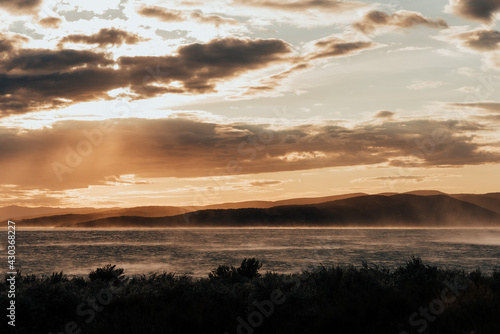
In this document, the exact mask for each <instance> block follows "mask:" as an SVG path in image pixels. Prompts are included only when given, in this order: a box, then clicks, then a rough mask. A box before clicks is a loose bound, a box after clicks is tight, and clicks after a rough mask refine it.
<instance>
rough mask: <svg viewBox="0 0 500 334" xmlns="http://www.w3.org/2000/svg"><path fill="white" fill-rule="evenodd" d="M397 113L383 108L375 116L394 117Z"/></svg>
mask: <svg viewBox="0 0 500 334" xmlns="http://www.w3.org/2000/svg"><path fill="white" fill-rule="evenodd" d="M394 115H395V113H393V112H392V111H388V110H382V111H379V112H378V113H377V114H375V116H374V117H375V118H392V117H394Z"/></svg>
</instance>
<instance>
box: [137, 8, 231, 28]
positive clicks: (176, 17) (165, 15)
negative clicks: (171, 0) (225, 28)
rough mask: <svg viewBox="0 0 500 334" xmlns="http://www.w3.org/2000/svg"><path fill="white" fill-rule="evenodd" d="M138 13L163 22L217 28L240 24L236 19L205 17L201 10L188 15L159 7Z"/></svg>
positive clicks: (143, 9)
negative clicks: (190, 22) (189, 23)
mask: <svg viewBox="0 0 500 334" xmlns="http://www.w3.org/2000/svg"><path fill="white" fill-rule="evenodd" d="M138 13H139V14H141V15H143V16H147V17H154V18H157V19H160V20H161V21H163V22H182V21H192V20H194V21H196V22H198V23H206V24H213V25H215V26H216V27H218V26H220V25H223V24H231V25H236V24H238V21H236V20H234V19H229V18H224V17H221V16H218V15H205V14H203V13H202V12H201V11H199V10H198V11H193V12H190V13H188V12H183V11H180V10H173V9H167V8H163V7H158V6H148V7H142V8H141V9H139V11H138Z"/></svg>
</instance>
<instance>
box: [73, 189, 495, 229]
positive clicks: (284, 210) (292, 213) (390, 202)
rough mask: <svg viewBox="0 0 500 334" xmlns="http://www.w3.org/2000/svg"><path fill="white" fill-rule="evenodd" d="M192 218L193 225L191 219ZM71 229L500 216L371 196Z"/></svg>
mask: <svg viewBox="0 0 500 334" xmlns="http://www.w3.org/2000/svg"><path fill="white" fill-rule="evenodd" d="M186 218H188V220H186ZM63 226H67V227H91V228H97V227H186V226H199V227H215V226H221V227H223V226H231V227H249V226H275V227H279V226H316V227H317V226H365V227H381V226H395V227H396V226H397V227H419V226H421V227H451V226H469V227H473V226H500V214H499V213H497V212H494V211H492V210H488V209H485V208H483V207H480V206H477V205H475V204H472V203H469V202H465V201H461V200H459V199H456V198H453V197H451V196H447V195H432V196H419V195H410V194H400V195H392V196H381V195H368V196H358V197H352V198H347V199H341V200H336V201H331V202H326V203H321V204H313V205H285V206H276V207H271V208H243V209H209V210H200V211H197V212H193V213H191V214H188V215H175V216H168V217H136V216H122V217H108V218H104V219H98V220H93V221H88V222H84V223H79V224H77V225H71V224H67V225H63Z"/></svg>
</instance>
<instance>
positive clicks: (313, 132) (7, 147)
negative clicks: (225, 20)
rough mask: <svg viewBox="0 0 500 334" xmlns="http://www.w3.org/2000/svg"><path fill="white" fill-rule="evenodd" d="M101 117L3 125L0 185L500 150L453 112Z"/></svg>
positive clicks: (458, 157) (412, 159)
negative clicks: (300, 117)
mask: <svg viewBox="0 0 500 334" xmlns="http://www.w3.org/2000/svg"><path fill="white" fill-rule="evenodd" d="M102 125H103V123H102V122H82V121H66V122H60V123H56V124H55V125H53V126H52V127H51V128H43V129H38V130H25V131H17V130H15V129H6V128H3V129H0V146H1V147H3V149H2V150H1V151H0V170H2V173H1V174H0V183H3V184H15V185H19V186H27V185H29V186H32V187H36V186H38V187H41V188H50V189H68V188H74V187H86V186H88V185H90V184H106V182H108V181H109V178H110V177H112V176H113V175H125V174H134V175H136V177H138V178H148V177H201V176H213V175H214V174H215V175H227V174H230V175H238V174H254V173H268V172H278V171H292V170H306V169H314V168H324V167H339V166H356V165H367V164H379V163H386V164H389V165H392V166H412V167H444V166H465V165H477V164H487V163H498V162H500V154H499V153H497V152H495V151H493V150H489V146H488V145H493V144H483V143H481V140H480V139H481V133H482V132H484V131H491V129H490V128H487V127H485V126H484V125H480V124H477V123H474V122H458V121H454V120H449V121H433V120H428V119H417V120H406V121H392V120H387V121H384V122H382V123H380V122H379V123H377V124H372V123H359V124H357V125H355V126H353V127H346V126H342V125H339V124H336V123H332V122H324V123H323V125H318V124H316V125H314V124H304V125H301V126H293V127H287V128H281V129H276V128H274V127H271V126H270V125H268V124H245V123H234V124H214V123H208V122H201V121H196V120H188V119H181V118H172V119H156V120H145V119H121V120H115V121H114V126H113V127H111V128H110V127H109V126H106V127H104V128H106V129H107V130H106V131H103V130H101V129H102V128H103V127H102ZM290 138H293V140H290ZM66 167H67V169H64V168H66ZM61 168H62V169H61ZM56 171H58V173H59V177H61V178H59V177H58V176H57V172H56ZM60 179H61V182H60V181H59V180H60Z"/></svg>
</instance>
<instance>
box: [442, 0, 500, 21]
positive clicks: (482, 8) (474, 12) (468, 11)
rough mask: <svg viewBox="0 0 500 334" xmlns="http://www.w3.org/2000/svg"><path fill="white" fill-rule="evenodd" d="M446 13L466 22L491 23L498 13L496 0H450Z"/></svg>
mask: <svg viewBox="0 0 500 334" xmlns="http://www.w3.org/2000/svg"><path fill="white" fill-rule="evenodd" d="M446 11H447V12H448V13H452V14H455V15H458V16H461V17H463V18H466V19H468V20H473V21H479V22H482V23H492V22H493V21H494V17H495V14H496V13H497V12H498V11H500V2H499V1H498V0H450V3H449V5H447V6H446Z"/></svg>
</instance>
